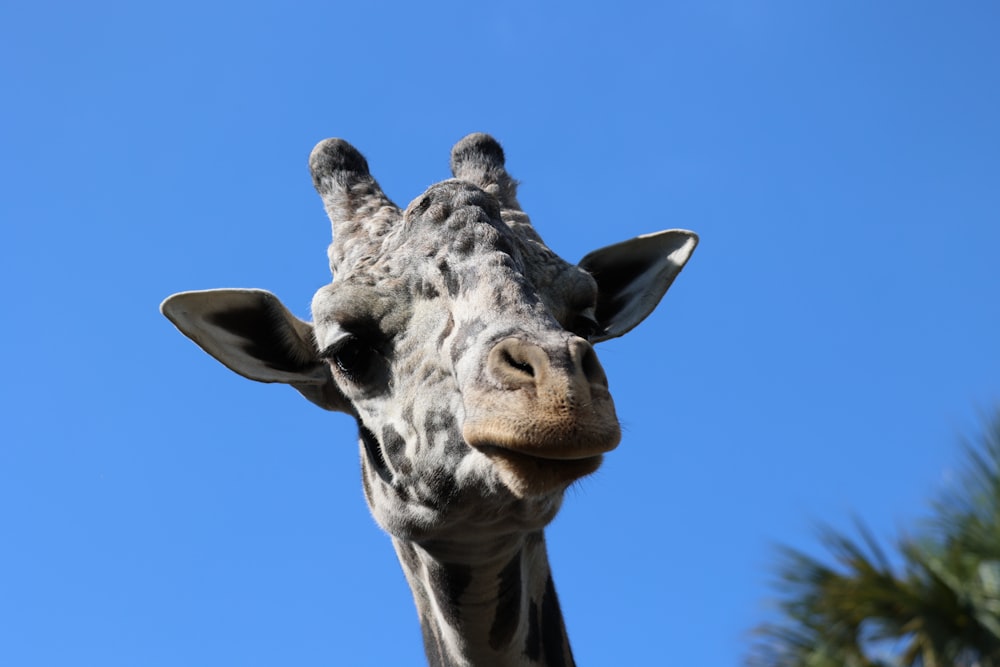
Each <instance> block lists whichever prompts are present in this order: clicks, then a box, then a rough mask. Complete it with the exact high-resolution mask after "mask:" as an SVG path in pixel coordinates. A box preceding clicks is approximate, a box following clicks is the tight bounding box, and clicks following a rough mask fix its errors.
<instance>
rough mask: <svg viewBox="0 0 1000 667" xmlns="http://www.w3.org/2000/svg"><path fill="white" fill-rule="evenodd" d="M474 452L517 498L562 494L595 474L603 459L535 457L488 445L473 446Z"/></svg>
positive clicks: (592, 457) (594, 456) (600, 456)
mask: <svg viewBox="0 0 1000 667" xmlns="http://www.w3.org/2000/svg"><path fill="white" fill-rule="evenodd" d="M474 449H476V450H478V451H479V452H481V453H482V454H484V455H485V456H486V457H487V458H489V459H490V461H492V462H493V464H494V465H495V466H496V468H497V471H498V472H499V474H500V479H501V480H502V481H503V483H504V485H506V486H507V488H509V489H510V490H511V491H512V492H513V493H514V495H516V496H518V497H526V496H539V495H545V494H549V493H553V492H557V491H562V490H564V489H565V488H566V487H567V486H569V485H570V484H572V483H573V482H575V481H576V480H578V479H580V478H582V477H586V476H587V475H590V474H591V473H593V472H595V471H596V470H597V469H598V468H600V467H601V461H602V460H603V459H604V456H603V455H602V454H597V455H593V456H583V457H577V458H565V457H559V458H555V457H546V456H536V455H535V454H534V452H533V453H531V454H528V453H525V452H523V451H515V450H513V449H509V448H507V447H500V446H497V445H488V444H479V445H474Z"/></svg>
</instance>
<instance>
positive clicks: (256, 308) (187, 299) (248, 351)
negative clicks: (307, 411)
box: [160, 289, 353, 413]
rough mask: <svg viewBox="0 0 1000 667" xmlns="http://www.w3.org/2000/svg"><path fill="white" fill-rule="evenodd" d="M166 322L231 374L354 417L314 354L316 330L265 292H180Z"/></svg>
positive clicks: (167, 307) (164, 308) (167, 305)
mask: <svg viewBox="0 0 1000 667" xmlns="http://www.w3.org/2000/svg"><path fill="white" fill-rule="evenodd" d="M160 312H162V313H163V314H164V315H165V316H166V317H167V319H169V320H170V321H171V322H173V323H174V326H176V327H177V328H178V329H180V331H181V333H183V334H184V335H185V336H187V337H188V338H190V339H191V340H193V341H194V342H195V343H197V344H198V346H199V347H201V349H203V350H205V352H208V353H209V354H210V355H212V356H213V357H215V358H216V359H217V360H219V361H220V362H222V364H223V365H225V366H226V367H227V368H229V369H230V370H232V371H235V372H236V373H239V374H240V375H242V376H243V377H246V378H249V379H251V380H256V381H258V382H280V383H283V384H289V385H291V386H293V387H295V388H296V389H297V390H298V391H299V392H300V393H301V394H302V395H303V396H305V397H306V398H308V399H309V400H310V401H312V402H313V403H315V404H316V405H318V406H320V407H321V408H325V409H327V410H336V411H339V412H347V413H351V412H353V410H352V408H351V405H350V403H349V402H348V401H347V399H346V398H344V396H343V394H341V393H340V390H339V389H338V388H337V385H336V384H335V383H334V381H333V376H332V374H331V373H330V367H329V366H328V365H327V364H326V362H325V361H323V360H322V359H320V358H319V356H318V355H317V354H316V345H315V342H314V339H313V330H312V325H311V324H309V323H308V322H303V321H302V320H300V319H298V318H297V317H295V316H294V315H292V314H291V313H290V312H288V309H287V308H285V306H284V305H282V303H281V301H279V300H278V297H276V296H274V295H273V294H271V293H270V292H265V291H263V290H250V289H219V290H205V291H199V292H181V293H179V294H174V295H173V296H170V297H168V298H167V299H166V300H165V301H164V302H163V303H162V304H161V305H160Z"/></svg>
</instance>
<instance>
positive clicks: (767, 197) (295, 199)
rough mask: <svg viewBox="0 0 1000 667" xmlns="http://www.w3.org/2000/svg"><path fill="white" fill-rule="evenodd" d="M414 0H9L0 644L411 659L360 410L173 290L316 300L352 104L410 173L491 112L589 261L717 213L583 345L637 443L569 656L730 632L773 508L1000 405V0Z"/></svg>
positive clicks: (902, 475) (771, 531)
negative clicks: (621, 244) (319, 172)
mask: <svg viewBox="0 0 1000 667" xmlns="http://www.w3.org/2000/svg"><path fill="white" fill-rule="evenodd" d="M422 5H423V3H411V2H405V3H404V2H399V3H379V2H371V3H364V2H356V3H337V2H324V3H298V2H281V3H278V2H274V3H259V2H253V1H251V2H240V3H204V2H197V3H195V2H187V1H185V0H174V1H172V2H169V3H165V2H141V3H140V2H118V3H109V2H102V1H100V0H98V1H95V2H82V3H81V2H72V3H70V2H66V3H53V2H44V1H42V2H34V3H27V2H7V3H4V5H3V7H2V8H0V77H2V78H0V84H2V85H0V89H2V91H3V92H2V95H3V102H2V103H0V128H2V129H0V178H2V183H3V190H2V196H0V220H2V234H3V242H2V244H0V252H2V253H3V260H2V262H0V278H2V280H3V284H4V285H5V286H6V294H5V302H6V304H7V305H6V308H5V313H6V315H5V325H4V326H3V328H2V333H0V336H2V342H3V348H4V349H5V350H6V355H5V373H4V374H5V377H6V378H7V379H6V380H5V382H4V387H5V389H4V396H3V400H2V403H0V405H2V406H3V407H2V410H3V419H2V427H0V428H2V436H0V664H4V665H18V666H45V667H56V666H64V665H74V666H76V665H82V666H90V665H94V666H100V667H112V666H122V667H125V666H130V667H131V666H135V665H143V666H146V665H149V666H154V665H155V666H160V665H162V666H171V667H173V666H177V665H185V666H189V665H193V666H198V665H205V666H210V665H211V666H214V665H239V666H256V665H299V666H307V665H372V666H375V665H378V666H383V665H408V664H420V661H421V660H422V647H421V643H420V633H419V629H418V625H417V619H416V614H415V612H414V609H413V604H412V600H411V598H410V593H409V591H408V589H407V587H406V585H405V582H404V580H403V577H402V574H401V572H400V570H399V568H398V565H397V563H396V560H395V556H394V554H393V552H392V549H391V546H390V544H389V540H388V538H386V537H385V536H384V535H383V534H381V533H380V532H379V530H378V529H377V528H376V527H375V525H374V524H373V522H372V521H371V519H370V517H369V516H368V514H367V511H366V509H365V506H364V501H363V498H362V494H361V488H360V482H359V473H358V462H357V451H356V445H355V441H354V437H355V433H354V427H353V424H352V423H351V421H350V420H349V419H348V418H346V417H344V416H343V415H336V414H328V413H324V412H323V411H321V410H318V409H316V408H314V407H313V406H312V405H311V404H309V403H307V402H306V401H305V400H303V399H302V398H300V397H299V396H298V394H296V393H295V392H294V391H292V390H290V389H288V388H285V387H278V386H265V385H259V384H255V383H251V382H249V381H246V380H243V379H242V378H239V377H237V376H236V375H234V374H232V373H230V372H228V371H226V370H225V369H224V368H223V367H222V366H220V365H219V364H218V363H216V362H215V361H213V360H212V359H210V358H209V357H208V356H206V355H205V354H203V353H201V352H200V351H199V350H198V349H197V348H196V347H195V346H194V345H192V344H191V343H190V342H188V341H187V340H186V339H184V338H183V337H182V336H181V335H180V334H178V333H177V332H176V331H175V330H174V329H173V328H172V327H171V326H170V325H169V323H168V322H167V321H166V320H165V319H163V318H162V317H161V316H160V315H159V313H158V312H157V306H158V304H159V302H160V301H161V300H162V299H163V298H164V297H165V296H167V295H168V294H170V293H172V292H175V291H180V290H185V289H199V288H210V287H227V286H229V287H233V286H245V287H261V288H265V289H269V290H271V291H273V292H275V293H276V294H278V295H279V296H280V297H282V298H283V299H284V301H285V302H286V303H287V304H288V305H289V306H290V307H291V308H292V309H293V310H294V311H295V312H297V313H298V314H299V315H301V316H305V315H307V313H308V303H309V300H310V298H311V296H312V294H313V292H314V291H315V290H316V289H317V288H318V287H319V286H321V285H322V284H324V283H325V282H327V281H328V279H329V275H328V271H327V267H326V257H325V248H326V244H327V243H328V241H329V239H328V233H329V227H328V224H327V222H326V219H325V217H324V213H323V210H322V207H321V205H320V201H319V199H318V197H317V196H316V195H315V193H314V192H313V189H312V185H311V183H310V179H309V174H308V171H307V169H306V158H307V156H308V154H309V151H310V149H311V148H312V146H313V145H314V144H315V143H316V142H317V141H319V140H320V139H323V138H325V137H329V136H340V137H344V138H346V139H348V140H349V141H351V142H352V143H354V144H355V145H356V146H358V147H359V148H360V149H361V150H362V152H364V153H365V155H366V156H367V157H368V160H369V163H370V164H371V166H372V170H373V172H374V173H375V175H376V177H377V178H378V179H379V180H380V181H381V183H382V185H383V187H384V188H385V190H386V191H387V192H388V194H389V195H390V196H391V197H393V198H394V199H395V200H396V201H397V203H400V204H401V205H405V204H406V203H407V202H408V201H409V200H410V199H412V198H413V197H415V196H417V195H418V194H420V193H421V192H422V191H423V189H424V188H425V187H426V186H427V185H429V184H431V183H433V182H435V181H437V180H440V179H442V178H445V177H446V176H447V175H448V174H447V164H448V151H449V149H450V147H451V145H452V143H453V142H454V141H456V140H457V139H459V138H460V137H462V136H463V135H464V134H466V133H468V132H471V131H487V132H490V133H492V134H494V135H495V136H496V137H498V138H499V139H500V140H501V142H502V143H503V145H504V147H505V149H506V151H507V155H508V166H509V167H510V169H511V171H512V173H513V174H514V175H515V176H516V177H517V178H519V179H520V180H521V181H522V187H521V202H522V204H523V205H524V207H525V209H526V210H527V211H528V212H529V213H530V215H531V216H532V217H533V219H534V221H535V224H536V226H537V227H538V229H539V230H540V232H541V233H542V235H543V236H544V237H545V238H546V240H547V241H548V242H549V244H550V245H551V246H552V247H553V248H554V249H555V250H557V251H558V252H559V253H561V254H562V255H563V256H564V257H566V258H567V259H569V260H572V261H575V260H577V259H579V258H580V257H582V256H583V255H584V254H585V253H586V252H587V251H589V250H591V249H593V248H596V247H598V246H602V245H606V244H609V243H612V242H614V241H618V240H622V239H625V238H628V237H631V236H635V235H637V234H641V233H645V232H651V231H655V230H659V229H664V228H670V227H686V228H690V229H693V230H695V231H697V232H698V233H699V234H700V235H701V239H702V243H701V246H700V247H699V249H698V251H697V252H696V254H695V256H694V258H693V260H692V261H691V263H690V264H689V265H688V268H687V269H685V271H684V273H683V274H682V275H681V276H680V278H679V279H678V280H677V282H676V283H675V285H674V287H673V288H672V290H671V292H670V293H669V294H668V295H667V297H666V299H665V300H664V302H663V303H662V304H661V306H660V308H659V309H658V310H657V311H656V313H655V314H654V315H653V316H652V317H651V318H650V319H649V320H648V321H646V322H645V323H644V324H643V325H642V326H641V327H640V328H639V329H637V330H635V331H634V332H632V333H631V334H630V335H629V336H627V337H626V338H623V339H620V340H616V341H611V342H609V343H606V344H603V345H602V346H600V348H599V350H598V351H599V353H600V355H601V358H602V361H603V363H604V366H605V368H606V370H607V372H608V375H609V376H610V379H611V383H612V389H613V390H614V392H615V395H616V401H617V405H618V411H619V415H620V417H621V418H622V420H623V422H624V424H625V426H626V434H625V440H624V442H623V444H622V445H621V447H619V449H618V450H617V451H616V452H615V453H614V454H613V455H611V456H609V457H608V460H607V463H606V466H605V467H604V468H603V469H602V470H601V472H600V473H599V474H598V475H596V476H595V477H593V478H590V479H587V480H585V481H584V482H583V483H582V484H581V485H579V487H577V488H575V489H573V490H572V491H571V492H570V493H569V495H568V501H567V503H566V505H565V508H564V510H563V512H562V514H561V515H560V517H559V518H558V519H557V520H556V522H555V524H554V525H553V526H552V527H551V529H550V531H549V541H550V551H551V557H552V560H553V564H554V568H555V574H556V583H557V586H558V588H559V592H560V596H561V598H562V601H563V606H564V611H565V614H566V617H567V622H568V625H569V630H570V636H571V638H572V641H573V645H574V649H575V653H576V655H577V659H578V661H579V662H580V664H581V665H656V664H663V665H666V664H674V665H708V666H716V665H719V666H722V667H726V666H728V665H735V664H737V662H738V660H739V657H740V656H741V655H742V654H743V651H744V648H745V642H746V633H747V631H748V629H749V628H750V627H752V626H753V625H754V624H755V623H757V622H759V621H760V620H762V619H763V618H764V615H765V613H766V609H767V607H766V604H765V602H764V598H765V596H766V593H767V581H768V576H769V575H768V572H769V569H768V568H769V564H770V563H771V562H772V559H773V545H774V544H775V543H776V542H781V543H790V544H793V545H796V546H800V547H803V548H808V549H813V548H814V546H815V540H814V534H813V525H814V522H816V521H827V522H831V523H833V524H834V525H837V526H848V525H849V523H850V517H851V515H852V514H857V515H859V516H861V517H863V518H864V519H865V520H866V521H868V523H869V524H870V525H871V527H872V530H873V531H874V532H875V533H877V534H880V535H883V536H889V535H892V534H894V533H895V531H896V530H897V529H900V528H903V527H906V526H910V525H912V522H913V521H914V520H915V519H917V518H918V517H919V516H920V515H921V514H922V513H923V512H924V508H925V506H926V505H925V503H926V501H927V500H929V499H930V498H931V497H932V496H933V495H934V494H935V493H936V492H938V491H940V490H942V489H944V488H946V487H947V485H948V484H949V481H950V480H952V479H953V475H952V471H953V470H954V467H955V464H956V463H957V462H958V461H959V459H960V457H959V454H958V448H957V441H958V439H959V438H960V437H961V436H963V435H969V434H972V433H974V432H975V430H976V428H977V425H978V419H979V414H980V412H983V411H986V410H988V409H990V408H991V406H993V405H995V404H997V403H998V402H1000V384H998V381H1000V352H998V347H1000V346H998V341H1000V299H998V291H1000V255H998V248H1000V39H998V35H1000V9H998V8H997V7H998V6H997V4H996V3H993V2H974V1H970V2H952V3H927V2H808V3H806V2H797V1H791V0H788V1H785V2H754V1H748V2H738V1H735V0H731V1H728V2H722V1H700V2H687V3H675V2H669V3H651V2H650V3H632V2H619V3H610V4H609V3H600V4H591V3H586V2H584V3H580V2H574V3H564V4H561V5H554V4H550V3H523V2H510V3H502V4H499V5H496V6H494V7H492V8H491V7H489V6H487V5H486V4H476V3H454V4H450V5H433V6H426V7H425V6H422Z"/></svg>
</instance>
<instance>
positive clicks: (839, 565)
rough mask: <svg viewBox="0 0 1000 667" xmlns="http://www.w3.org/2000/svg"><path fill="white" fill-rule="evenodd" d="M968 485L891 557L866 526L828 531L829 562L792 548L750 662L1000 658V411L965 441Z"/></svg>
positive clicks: (992, 666) (990, 665)
mask: <svg viewBox="0 0 1000 667" xmlns="http://www.w3.org/2000/svg"><path fill="white" fill-rule="evenodd" d="M965 455H966V463H965V469H964V470H963V471H962V476H961V478H960V480H959V483H958V484H956V485H954V486H953V487H952V489H951V490H950V491H949V492H948V493H947V494H945V495H944V496H942V497H941V498H940V499H938V500H937V501H936V502H934V503H933V504H932V506H931V510H932V512H931V516H930V517H929V518H928V519H927V521H926V522H925V523H923V524H921V525H920V527H919V532H917V533H916V534H915V536H914V537H904V538H900V539H897V540H896V541H895V542H894V543H893V544H892V549H893V551H892V552H891V553H892V555H893V556H894V559H893V560H894V562H895V563H897V564H896V565H894V566H893V565H890V559H889V558H887V557H886V552H885V551H883V550H882V548H881V547H880V546H879V544H878V541H877V540H876V539H875V538H874V537H873V536H872V535H871V534H870V533H869V531H868V530H866V529H865V527H864V525H862V524H860V523H859V524H858V533H859V537H858V538H856V539H854V538H851V537H848V536H845V535H843V534H840V533H837V532H836V531H833V530H829V529H826V530H824V531H823V532H822V534H821V538H822V543H823V546H824V547H825V550H826V551H827V552H828V554H829V558H828V560H829V563H828V562H825V561H824V560H821V559H818V558H815V557H812V556H810V555H807V554H805V553H802V552H801V551H797V550H794V549H788V548H784V549H782V550H781V553H780V564H779V566H778V572H777V574H778V576H777V583H776V593H777V597H778V610H779V613H780V618H779V620H777V621H775V622H772V623H768V624H765V625H763V626H761V627H759V628H757V630H756V631H755V635H756V637H755V641H754V644H753V646H752V648H751V651H750V655H749V657H748V658H747V661H746V664H747V665H748V666H749V667H1000V411H998V412H997V414H996V415H995V416H994V418H993V419H992V421H991V422H990V423H989V425H988V426H987V428H986V429H984V432H983V434H982V436H981V439H980V441H979V442H976V443H966V445H965Z"/></svg>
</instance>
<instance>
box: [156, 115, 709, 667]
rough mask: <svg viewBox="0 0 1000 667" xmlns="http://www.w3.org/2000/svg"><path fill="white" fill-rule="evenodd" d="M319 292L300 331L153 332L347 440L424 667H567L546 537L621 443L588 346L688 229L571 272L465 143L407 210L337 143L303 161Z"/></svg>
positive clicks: (653, 291) (671, 261)
mask: <svg viewBox="0 0 1000 667" xmlns="http://www.w3.org/2000/svg"><path fill="white" fill-rule="evenodd" d="M309 166H310V171H311V173H312V179H313V184H314V186H315V187H316V190H317V191H318V193H319V194H320V196H321V198H322V200H323V203H324V205H325V208H326V212H327V214H328V215H329V218H330V220H331V222H332V227H333V242H332V244H331V245H330V246H329V250H328V256H329V262H330V269H331V272H332V273H333V276H334V279H333V280H332V282H331V283H330V284H328V285H326V286H324V287H322V288H320V289H319V291H318V292H317V293H316V295H315V296H314V298H313V300H312V307H311V309H312V319H313V321H312V323H311V324H310V323H307V322H305V321H302V320H300V319H298V318H296V317H295V316H294V315H292V314H291V313H290V312H289V311H288V310H287V309H286V308H285V307H284V306H283V305H282V303H281V302H280V301H279V300H278V298H277V297H275V296H274V295H272V294H271V293H269V292H265V291H261V290H248V289H246V290H245V289H236V290H234V289H227V290H207V291H196V292H181V293H179V294H174V295H173V296H171V297H169V298H168V299H166V300H165V301H164V302H163V304H162V306H161V311H162V312H163V314H164V315H165V316H166V317H167V318H168V319H170V321H171V322H173V324H174V325H175V326H176V327H177V328H178V329H179V330H180V331H181V332H182V333H184V334H185V335H186V336H188V337H189V338H191V339H192V340H193V341H194V342H195V343H197V344H198V345H199V346H200V347H201V348H202V349H204V350H205V351H206V352H207V353H208V354H210V355H212V356H213V357H215V358H216V359H217V360H219V361H220V362H222V363H223V364H224V365H225V366H227V367H228V368H230V369H231V370H233V371H235V372H236V373H238V374H240V375H243V376H245V377H247V378H250V379H252V380H257V381H260V382H278V383H284V384H289V385H291V386H292V387H294V388H295V389H297V390H298V391H299V392H300V393H301V394H302V395H303V396H305V398H307V399H308V400H310V401H312V402H313V403H315V404H317V405H319V406H320V407H322V408H325V409H327V410H333V411H339V412H344V413H347V414H348V415H350V416H352V417H353V418H354V419H355V420H356V422H357V428H358V442H359V450H360V459H361V478H362V488H363V492H364V496H365V500H366V501H367V504H368V507H369V509H370V511H371V513H372V515H373V517H374V519H375V521H376V522H377V523H378V525H379V526H380V527H381V528H383V529H384V530H385V531H386V532H387V533H388V534H389V535H390V537H391V540H392V543H393V547H394V548H395V551H396V554H397V556H398V558H399V562H400V564H401V566H402V569H403V572H404V574H405V576H406V579H407V582H408V583H409V586H410V588H411V591H412V593H413V598H414V601H415V603H416V608H417V614H418V616H419V620H420V626H421V629H422V636H423V642H424V649H425V653H426V657H427V660H428V663H429V664H430V665H434V666H438V665H440V666H449V667H450V666H458V665H526V666H527V665H531V666H538V665H545V666H548V667H554V666H557V665H561V666H565V665H573V664H574V661H573V655H572V652H571V650H570V645H569V640H568V638H567V634H566V628H565V624H564V622H563V617H562V612H561V610H560V606H559V601H558V598H557V596H556V591H555V587H554V584H553V580H552V574H551V571H550V568H549V561H548V556H547V552H546V546H545V537H544V529H545V527H546V525H547V524H548V523H549V522H550V521H551V520H552V519H553V518H554V517H555V515H556V513H557V512H558V511H559V508H560V505H561V503H562V499H563V494H564V491H565V490H566V489H567V487H568V486H569V485H570V484H572V483H573V482H575V481H576V480H578V479H580V478H582V477H584V476H586V475H589V474H590V473H593V472H594V471H595V470H597V468H598V466H600V464H601V460H602V456H603V455H604V454H605V453H607V452H609V451H611V450H612V449H614V448H615V447H616V446H617V445H618V443H619V440H620V428H619V424H618V420H617V417H616V414H615V408H614V404H613V401H612V398H611V394H610V392H609V389H608V381H607V378H606V376H605V373H604V371H603V369H602V367H601V364H600V361H599V360H598V358H597V355H596V353H595V351H594V348H593V344H594V343H597V342H600V341H604V340H607V339H610V338H614V337H617V336H621V335H623V334H624V333H626V332H628V331H629V330H631V329H632V328H633V327H635V326H636V325H637V324H638V323H639V322H640V321H642V320H643V319H645V318H646V316H648V315H649V314H650V313H651V312H652V310H653V309H654V308H655V307H656V305H657V304H658V303H659V301H660V299H661V298H662V297H663V295H664V293H665V292H666V291H667V289H668V288H669V286H670V285H671V283H672V282H673V280H674V278H675V277H676V276H677V274H678V273H679V272H680V270H681V268H682V267H683V266H684V264H685V263H686V262H687V260H688V258H689V257H690V255H691V253H692V252H693V250H694V248H695V246H696V244H697V242H698V238H697V236H696V235H695V234H694V233H692V232H689V231H686V230H668V231H662V232H658V233H655V234H649V235H645V236H640V237H637V238H634V239H631V240H628V241H625V242H623V243H618V244H616V245H612V246H609V247H606V248H602V249H600V250H596V251H594V252H592V253H590V254H588V255H587V256H586V257H584V258H583V259H582V260H581V261H580V262H579V263H578V264H576V265H574V264H570V263H568V262H566V261H564V260H563V259H561V258H560V257H559V256H558V255H556V254H555V253H554V252H553V251H552V250H550V249H549V248H548V247H547V246H546V245H545V244H544V242H543V241H542V239H541V237H540V236H539V235H538V233H537V232H536V231H535V229H534V228H533V227H532V224H531V222H530V220H529V218H528V216H527V215H526V214H525V213H524V212H523V211H522V210H521V207H520V205H519V204H518V201H517V197H516V190H517V182H516V181H515V180H514V179H513V178H512V177H511V176H510V175H509V174H508V173H507V171H506V167H505V157H504V153H503V149H502V148H501V147H500V145H499V144H498V143H497V142H496V141H495V140H494V139H493V138H492V137H490V136H489V135H486V134H472V135H469V136H467V137H465V138H464V139H462V140H461V141H459V142H458V143H457V144H456V145H455V146H454V148H453V149H452V153H451V170H452V174H453V176H454V178H452V179H449V180H445V181H443V182H441V183H438V184H436V185H432V186H431V187H430V188H428V189H427V191H426V192H424V194H423V195H421V196H419V197H417V198H416V199H415V200H414V201H413V202H412V203H411V204H410V205H409V207H407V208H406V210H405V211H401V210H400V209H399V208H398V207H397V206H396V205H395V204H393V203H392V202H391V201H390V200H389V199H388V198H387V197H386V195H385V194H383V192H382V190H381V188H380V187H379V185H378V183H377V182H376V181H375V179H374V178H373V177H372V176H371V174H370V172H369V169H368V163H367V161H366V160H365V158H364V157H363V156H362V155H361V153H359V152H358V151H357V150H356V149H355V148H354V147H353V146H351V145H350V144H348V143H347V142H345V141H343V140H340V139H327V140H324V141H322V142H320V143H319V144H318V145H317V146H316V147H315V148H314V149H313V151H312V153H311V155H310V158H309Z"/></svg>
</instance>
